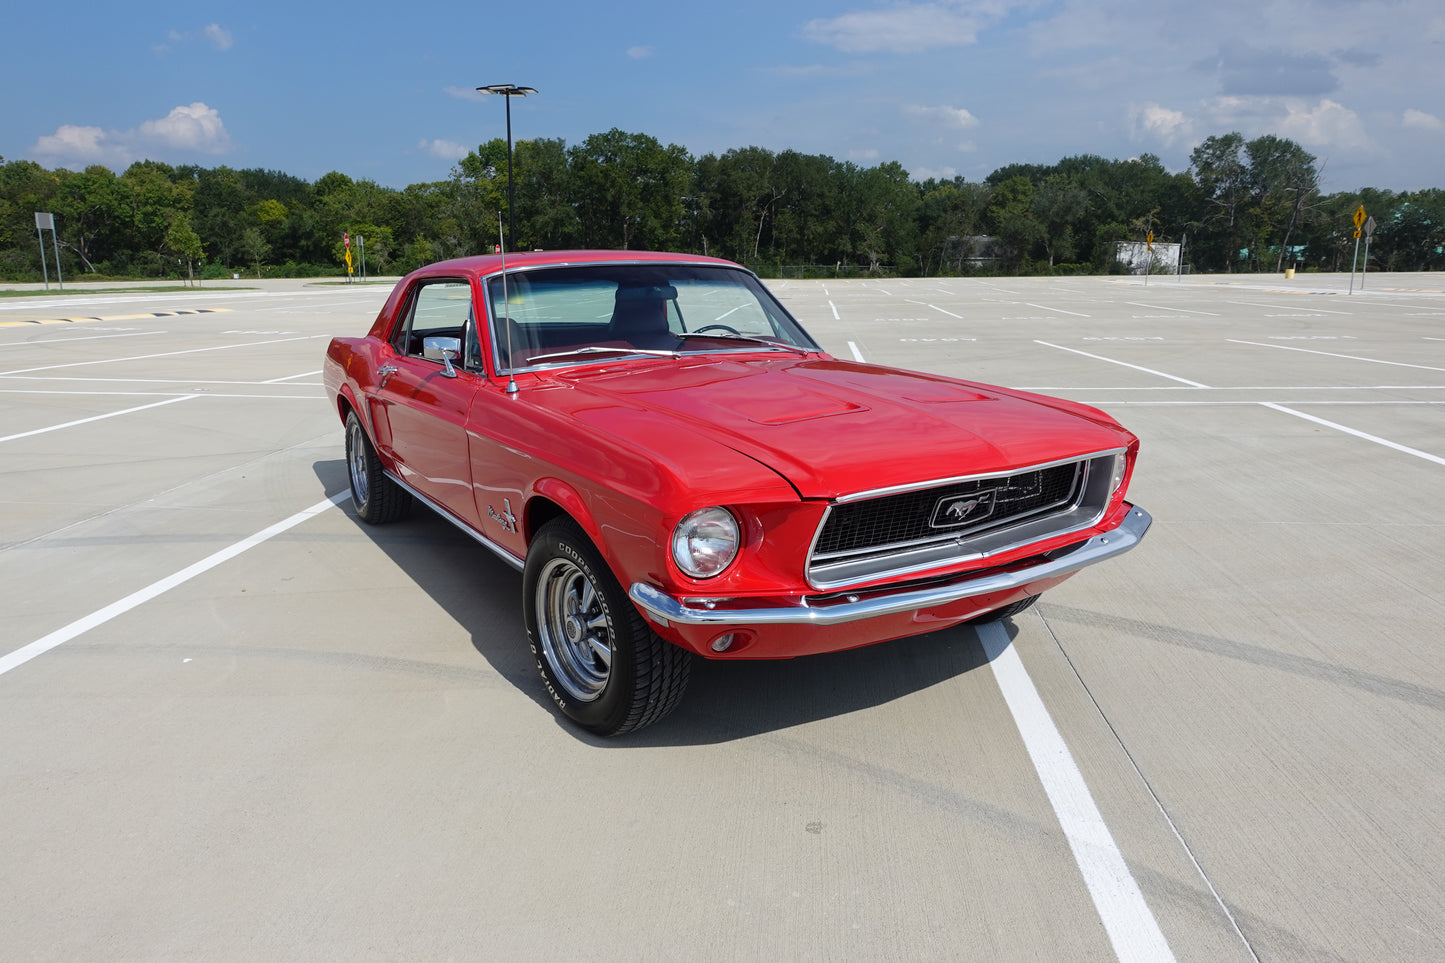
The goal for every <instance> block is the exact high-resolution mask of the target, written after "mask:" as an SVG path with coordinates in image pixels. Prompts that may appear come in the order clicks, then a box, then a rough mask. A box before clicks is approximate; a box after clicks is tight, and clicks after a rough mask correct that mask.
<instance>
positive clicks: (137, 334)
mask: <svg viewBox="0 0 1445 963" xmlns="http://www.w3.org/2000/svg"><path fill="white" fill-rule="evenodd" d="M167 333H169V332H166V331H133V332H131V333H129V334H93V335H87V336H86V337H83V338H43V339H41V340H39V341H11V342H8V343H6V344H4V345H0V347H6V348H24V347H28V346H29V345H32V344H70V343H71V342H73V341H105V340H106V339H108V338H145V337H154V336H155V335H158V334H167Z"/></svg>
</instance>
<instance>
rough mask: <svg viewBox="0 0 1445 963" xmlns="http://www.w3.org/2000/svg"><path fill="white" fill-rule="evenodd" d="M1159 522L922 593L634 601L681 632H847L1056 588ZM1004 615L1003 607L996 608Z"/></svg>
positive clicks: (1137, 517)
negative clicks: (874, 622) (860, 625)
mask: <svg viewBox="0 0 1445 963" xmlns="http://www.w3.org/2000/svg"><path fill="white" fill-rule="evenodd" d="M1152 522H1153V518H1152V517H1151V516H1150V515H1149V513H1148V512H1146V511H1145V510H1144V509H1142V508H1140V507H1138V506H1137V505H1135V506H1131V507H1130V508H1129V512H1128V514H1127V515H1125V516H1124V521H1123V522H1122V523H1121V524H1120V525H1119V527H1118V528H1116V529H1113V530H1112V531H1109V532H1106V533H1104V534H1101V535H1095V536H1093V537H1092V538H1089V539H1087V540H1086V541H1083V542H1079V543H1078V544H1076V545H1070V546H1068V547H1066V548H1063V549H1060V550H1057V551H1054V552H1049V553H1047V554H1046V555H1044V556H1041V558H1042V559H1043V560H1042V561H1039V562H1037V563H1035V564H1032V565H1027V566H1023V567H1019V568H1012V569H1008V570H1004V571H994V572H988V573H986V574H983V575H979V576H976V577H972V578H969V577H965V578H963V579H961V580H956V581H949V582H944V583H942V584H935V585H928V586H924V587H921V588H920V587H917V586H916V585H915V586H913V587H905V588H903V589H899V590H894V591H887V590H885V591H881V592H877V593H876V594H866V593H864V592H858V593H846V592H844V593H837V594H833V595H829V596H826V597H823V598H819V599H816V600H811V601H810V600H809V599H801V600H798V601H796V602H793V603H791V604H787V603H785V604H776V605H770V606H766V607H764V606H756V605H753V606H749V607H735V605H734V604H733V601H732V600H728V599H695V598H687V599H680V598H675V597H673V596H671V595H668V594H667V593H665V592H663V591H661V590H659V589H657V588H656V587H655V586H652V585H647V584H645V583H642V582H637V583H634V584H633V586H632V588H631V589H630V590H629V591H628V595H629V596H631V598H632V601H633V602H634V603H636V604H637V606H638V607H639V608H641V609H642V610H643V611H644V612H646V613H647V614H648V615H650V616H651V617H652V618H653V619H655V620H657V621H658V622H660V623H662V624H664V625H674V626H677V627H679V628H682V627H687V626H699V627H705V628H706V627H715V628H719V629H721V628H724V627H726V626H760V627H761V626H828V625H842V624H846V623H850V622H858V621H861V620H864V619H878V618H886V617H889V616H897V615H901V614H904V613H916V612H920V611H922V610H937V609H941V608H945V607H949V606H954V605H955V604H956V603H962V602H967V601H969V600H974V599H981V598H982V597H983V596H994V597H996V599H999V598H1003V597H1004V596H1006V595H1007V594H1008V593H1010V592H1017V591H1018V590H1019V589H1023V588H1026V587H1029V586H1037V585H1039V583H1053V584H1056V583H1057V582H1058V581H1062V580H1063V579H1064V578H1065V577H1067V576H1069V575H1072V574H1073V573H1074V572H1077V571H1078V570H1079V569H1081V568H1085V567H1087V566H1090V565H1093V564H1095V563H1096V562H1102V561H1104V560H1105V559H1108V558H1113V557H1114V556H1115V555H1121V554H1123V553H1124V552H1127V551H1129V549H1131V548H1133V547H1134V546H1135V545H1138V544H1139V542H1140V540H1141V539H1143V537H1144V533H1145V532H1147V531H1148V530H1149V525H1150V524H1151V523H1152ZM739 601H742V600H739ZM996 607H998V606H997V604H992V605H990V606H989V608H996Z"/></svg>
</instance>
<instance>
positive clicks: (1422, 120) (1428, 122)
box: [1400, 107, 1445, 130]
mask: <svg viewBox="0 0 1445 963" xmlns="http://www.w3.org/2000/svg"><path fill="white" fill-rule="evenodd" d="M1400 123H1402V124H1404V125H1405V126H1406V127H1414V128H1417V129H1419V130H1445V122H1442V121H1441V120H1440V118H1439V117H1436V116H1435V115H1434V114H1427V113H1425V112H1424V111H1423V110H1416V109H1415V108H1414V107H1411V108H1409V109H1407V110H1406V111H1405V116H1404V117H1403V118H1401V120H1400Z"/></svg>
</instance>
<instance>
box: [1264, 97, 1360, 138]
mask: <svg viewBox="0 0 1445 963" xmlns="http://www.w3.org/2000/svg"><path fill="white" fill-rule="evenodd" d="M1285 107H1286V111H1287V113H1286V115H1285V117H1284V118H1283V119H1282V120H1280V122H1279V130H1280V133H1281V134H1283V135H1284V136H1285V137H1288V138H1290V139H1291V140H1297V141H1299V142H1300V143H1301V144H1304V145H1305V146H1307V147H1341V148H1354V149H1361V148H1366V147H1369V146H1370V139H1369V137H1368V136H1367V135H1366V134H1365V126H1364V124H1362V123H1360V118H1359V115H1358V114H1356V113H1355V112H1354V111H1353V110H1350V109H1349V108H1348V107H1346V106H1344V105H1343V104H1339V103H1336V102H1335V101H1333V100H1330V99H1329V98H1325V99H1324V100H1322V101H1320V102H1319V104H1317V105H1316V106H1314V107H1307V106H1305V105H1304V104H1300V103H1290V102H1286V104H1285Z"/></svg>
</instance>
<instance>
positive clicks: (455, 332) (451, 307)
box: [392, 280, 472, 360]
mask: <svg viewBox="0 0 1445 963" xmlns="http://www.w3.org/2000/svg"><path fill="white" fill-rule="evenodd" d="M471 320H472V286H471V285H470V284H468V283H467V282H466V281H454V280H438V281H423V282H421V283H420V284H418V285H417V286H416V288H415V289H414V290H413V291H412V294H411V303H410V306H409V308H408V310H407V315H406V321H405V322H404V323H403V324H402V326H401V328H400V330H398V331H397V333H396V336H395V338H394V339H393V340H392V347H394V348H395V349H396V350H397V351H398V352H399V353H401V354H405V355H410V356H412V357H414V358H422V357H426V354H425V347H424V346H425V344H426V339H427V338H456V339H458V340H460V341H461V342H462V343H463V345H465V344H466V342H467V338H468V328H470V327H472V325H471ZM432 360H436V359H432Z"/></svg>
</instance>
